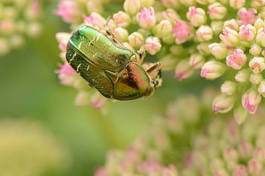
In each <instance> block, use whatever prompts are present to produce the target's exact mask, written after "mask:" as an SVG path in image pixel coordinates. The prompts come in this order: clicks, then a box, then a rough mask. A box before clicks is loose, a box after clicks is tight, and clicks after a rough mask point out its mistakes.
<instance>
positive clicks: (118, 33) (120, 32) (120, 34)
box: [112, 27, 128, 42]
mask: <svg viewBox="0 0 265 176" xmlns="http://www.w3.org/2000/svg"><path fill="white" fill-rule="evenodd" d="M112 33H113V35H114V36H115V38H116V39H117V40H118V41H120V42H125V41H127V39H128V31H127V30H126V29H124V28H122V27H117V28H115V29H114V30H113V31H112Z"/></svg>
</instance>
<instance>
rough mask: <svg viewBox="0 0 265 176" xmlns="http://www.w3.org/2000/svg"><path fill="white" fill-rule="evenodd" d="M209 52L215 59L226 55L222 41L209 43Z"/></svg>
mask: <svg viewBox="0 0 265 176" xmlns="http://www.w3.org/2000/svg"><path fill="white" fill-rule="evenodd" d="M209 50H210V52H211V54H212V55H213V56H214V57H216V58H217V59H223V58H225V57H226V55H227V49H226V47H225V46H224V44H222V43H212V44H210V45H209Z"/></svg>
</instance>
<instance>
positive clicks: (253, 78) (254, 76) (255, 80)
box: [249, 73, 262, 85]
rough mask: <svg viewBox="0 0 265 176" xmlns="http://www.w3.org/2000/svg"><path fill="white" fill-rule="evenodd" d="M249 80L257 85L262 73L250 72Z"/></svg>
mask: <svg viewBox="0 0 265 176" xmlns="http://www.w3.org/2000/svg"><path fill="white" fill-rule="evenodd" d="M249 81H250V82H251V83H252V84H254V85H257V84H259V83H260V82H261V81H262V75H261V74H256V73H252V74H251V75H250V77H249Z"/></svg>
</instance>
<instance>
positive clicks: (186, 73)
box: [175, 60, 193, 80]
mask: <svg viewBox="0 0 265 176" xmlns="http://www.w3.org/2000/svg"><path fill="white" fill-rule="evenodd" d="M192 73H193V70H192V68H191V66H190V65H189V62H188V61H187V60H182V61H180V62H179V63H178V65H177V67H176V70H175V76H176V78H177V79H178V80H184V79H187V78H189V77H190V76H191V75H192Z"/></svg>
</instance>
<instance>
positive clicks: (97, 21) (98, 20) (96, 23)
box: [84, 12, 106, 29]
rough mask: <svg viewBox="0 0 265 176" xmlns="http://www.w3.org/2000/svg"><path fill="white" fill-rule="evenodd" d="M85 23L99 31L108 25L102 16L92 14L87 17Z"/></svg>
mask: <svg viewBox="0 0 265 176" xmlns="http://www.w3.org/2000/svg"><path fill="white" fill-rule="evenodd" d="M84 23H85V24H86V25H88V26H91V27H94V28H97V29H103V28H104V26H105V24H106V20H105V18H103V17H102V16H101V15H100V14H98V13H96V12H92V13H91V14H90V15H89V16H87V17H85V20H84Z"/></svg>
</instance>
